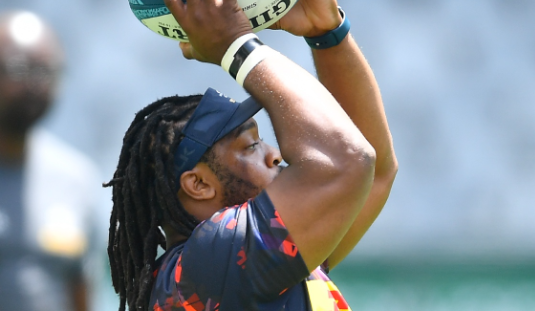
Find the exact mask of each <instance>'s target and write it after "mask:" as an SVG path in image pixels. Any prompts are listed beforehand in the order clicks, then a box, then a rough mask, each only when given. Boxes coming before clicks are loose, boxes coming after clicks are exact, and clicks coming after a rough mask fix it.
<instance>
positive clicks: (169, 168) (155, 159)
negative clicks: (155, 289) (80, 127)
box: [103, 95, 211, 311]
mask: <svg viewBox="0 0 535 311" xmlns="http://www.w3.org/2000/svg"><path fill="white" fill-rule="evenodd" d="M201 98H202V95H192V96H185V97H179V96H173V97H165V98H162V99H160V100H158V101H156V102H154V103H152V104H150V105H148V106H147V107H145V108H143V109H142V110H141V111H139V112H138V113H137V114H136V116H135V118H134V121H133V122H132V124H131V125H130V127H129V128H128V130H127V131H126V134H125V136H124V139H123V146H122V149H121V154H120V157H119V163H118V165H117V170H116V171H115V174H114V176H113V179H112V180H111V181H110V182H109V183H107V184H104V185H103V186H104V187H110V186H111V187H113V191H112V192H113V196H112V198H113V209H112V213H111V218H110V230H109V241H108V257H109V261H110V267H111V277H112V282H113V287H114V289H115V292H116V293H117V294H119V297H120V304H119V310H120V311H124V310H125V308H126V304H127V303H128V308H129V310H147V309H148V304H149V299H150V294H151V290H152V283H153V272H154V269H155V261H156V256H157V250H158V246H161V247H162V249H164V250H165V249H166V245H165V237H164V235H163V234H162V231H161V230H160V227H159V226H160V225H161V220H162V219H165V221H166V223H168V224H169V225H170V226H172V228H174V230H176V231H177V232H178V233H180V234H182V235H184V236H186V237H189V236H190V235H191V233H192V231H193V229H194V228H195V227H196V226H197V224H198V223H199V221H198V220H197V219H195V217H193V216H192V215H190V214H189V213H188V212H187V211H186V210H185V209H184V207H183V206H182V204H181V203H180V201H179V200H178V197H177V195H176V190H177V189H178V187H179V186H180V185H176V184H175V173H174V150H175V149H176V148H177V146H178V144H179V143H180V142H181V141H182V138H183V135H182V132H181V131H182V129H183V128H184V127H185V125H186V122H187V120H188V119H189V118H190V117H191V115H192V114H193V111H194V110H195V108H196V107H197V105H198V103H199V101H200V99H201ZM209 153H211V150H209V151H208V152H207V153H206V154H209ZM206 154H205V157H203V158H204V160H203V159H201V161H206V159H207V158H206Z"/></svg>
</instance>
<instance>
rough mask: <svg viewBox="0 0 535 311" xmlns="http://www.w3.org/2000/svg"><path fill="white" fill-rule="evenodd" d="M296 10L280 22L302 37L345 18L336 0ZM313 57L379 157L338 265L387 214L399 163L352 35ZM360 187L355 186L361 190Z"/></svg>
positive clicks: (335, 259) (313, 1)
mask: <svg viewBox="0 0 535 311" xmlns="http://www.w3.org/2000/svg"><path fill="white" fill-rule="evenodd" d="M290 13H292V14H293V15H289V16H287V17H286V18H284V19H282V20H281V21H280V23H279V24H278V25H277V26H278V28H282V29H285V30H287V31H289V32H291V33H293V34H295V35H299V36H308V37H314V36H320V35H323V34H325V33H326V32H327V31H329V30H332V29H334V28H336V27H337V26H338V25H340V23H341V21H342V17H341V15H340V14H339V12H338V9H337V3H336V1H335V0H301V1H300V2H299V6H298V7H296V8H294V10H293V11H292V12H290ZM346 18H348V19H349V18H351V17H350V16H346ZM312 55H313V57H314V63H315V66H316V70H317V75H318V78H319V80H320V82H321V83H322V84H323V85H324V86H325V87H326V88H327V89H328V90H329V92H331V94H332V95H333V96H334V97H335V98H336V100H337V101H338V102H339V103H340V105H341V107H342V108H343V109H344V111H345V112H346V113H347V114H348V115H349V117H350V118H351V120H352V121H353V122H354V123H355V125H356V126H357V127H358V128H359V130H360V131H361V132H362V134H364V136H365V137H366V139H367V140H368V142H370V143H371V144H372V146H373V147H374V149H375V152H376V155H377V159H376V165H375V174H374V181H373V186H372V190H371V192H370V195H369V197H368V199H367V200H366V203H365V205H364V207H363V208H362V210H361V211H360V213H359V215H358V216H357V218H356V219H355V221H354V223H353V225H352V226H351V228H350V230H349V231H348V232H347V234H346V235H345V237H344V238H343V239H342V241H341V242H340V244H339V245H338V246H337V248H336V249H335V250H334V251H333V253H332V254H331V255H330V256H329V266H330V267H331V268H332V267H334V266H336V265H337V264H338V263H339V262H340V261H342V259H343V258H345V257H346V256H347V255H348V254H349V252H350V251H351V250H352V249H353V248H354V246H355V245H356V244H357V243H358V241H360V239H361V238H362V236H363V235H364V233H365V232H366V231H367V230H368V229H369V228H370V226H371V225H372V223H373V222H374V220H375V219H376V218H377V216H378V215H379V213H380V212H381V210H382V208H383V206H384V205H385V203H386V200H387V199H388V196H389V194H390V189H391V187H392V184H393V182H394V178H395V176H396V173H397V169H398V165H397V160H396V157H395V154H394V147H393V144H392V137H391V134H390V130H389V128H388V123H387V120H386V115H385V111H384V107H383V102H382V99H381V94H380V91H379V87H378V85H377V81H376V80H375V77H374V74H373V72H372V70H371V68H370V66H369V64H368V62H367V61H366V59H365V58H364V55H363V54H362V52H361V51H360V49H359V47H358V45H357V43H356V42H355V40H354V39H353V37H352V36H351V34H348V35H347V36H346V37H345V38H344V39H343V40H342V41H341V42H340V44H338V45H336V46H333V47H330V48H327V49H312ZM357 187H358V185H355V190H357Z"/></svg>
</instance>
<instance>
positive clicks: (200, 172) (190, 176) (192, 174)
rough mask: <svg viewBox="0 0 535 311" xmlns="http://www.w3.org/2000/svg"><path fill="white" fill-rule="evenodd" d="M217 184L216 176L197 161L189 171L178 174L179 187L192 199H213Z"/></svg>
mask: <svg viewBox="0 0 535 311" xmlns="http://www.w3.org/2000/svg"><path fill="white" fill-rule="evenodd" d="M218 186H219V181H218V180H217V177H216V176H215V174H214V173H213V172H212V170H211V169H210V168H209V167H208V166H207V165H206V164H204V163H198V164H197V165H196V166H195V167H194V168H193V169H192V170H191V171H186V172H184V173H182V176H180V189H181V190H182V191H183V192H184V193H185V194H186V195H188V196H189V197H190V198H192V199H194V200H198V201H203V200H211V199H213V198H214V197H215V196H216V193H217V191H216V190H217V187H218Z"/></svg>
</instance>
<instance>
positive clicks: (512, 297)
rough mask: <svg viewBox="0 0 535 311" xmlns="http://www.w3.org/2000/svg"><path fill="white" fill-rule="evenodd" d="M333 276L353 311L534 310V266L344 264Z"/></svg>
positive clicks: (504, 264) (523, 264)
mask: <svg viewBox="0 0 535 311" xmlns="http://www.w3.org/2000/svg"><path fill="white" fill-rule="evenodd" d="M331 277H332V278H333V280H334V281H335V283H336V284H337V285H338V287H339V289H340V290H341V291H342V294H343V295H344V297H345V298H346V300H347V301H348V302H349V304H350V306H351V308H352V310H354V311H357V310H358V311H383V310H388V311H424V310H425V311H446V310H448V311H450V310H455V311H472V310H473V311H479V310H481V311H483V310H484V311H535V262H533V261H532V262H529V261H526V262H521V263H503V264H500V263H494V264H489V263H486V264H477V263H473V262H472V263H439V262H427V263H419V264H415V263H412V264H411V263H401V264H393V263H388V262H387V263H385V262H367V263H354V262H353V263H347V262H346V263H342V264H341V265H340V266H339V267H337V268H336V269H333V271H332V272H331Z"/></svg>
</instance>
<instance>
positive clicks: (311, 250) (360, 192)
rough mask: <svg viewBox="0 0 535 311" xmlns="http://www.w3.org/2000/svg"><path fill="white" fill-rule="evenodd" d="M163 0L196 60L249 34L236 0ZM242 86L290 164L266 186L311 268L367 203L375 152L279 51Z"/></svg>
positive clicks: (217, 59)
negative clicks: (259, 108)
mask: <svg viewBox="0 0 535 311" xmlns="http://www.w3.org/2000/svg"><path fill="white" fill-rule="evenodd" d="M166 3H167V5H168V7H169V8H170V10H171V11H172V12H173V15H174V16H175V18H176V19H177V20H178V21H179V23H180V24H181V25H182V26H183V28H184V29H185V31H186V33H188V36H189V38H190V42H191V45H192V47H193V49H194V51H195V53H196V54H195V55H194V57H195V58H197V59H202V60H204V61H208V62H211V63H214V64H220V63H221V59H222V57H223V54H224V52H225V51H226V50H227V48H228V47H229V46H230V44H231V43H232V42H233V41H234V40H235V39H236V38H238V37H240V36H241V35H243V34H246V33H250V32H251V29H250V25H249V21H248V20H247V18H246V17H245V15H244V14H243V12H241V10H240V9H239V7H238V6H237V3H236V1H235V0H222V1H221V0H220V1H217V0H210V1H198V0H188V2H187V3H188V4H187V5H185V4H183V3H182V1H181V0H168V1H167V2H166ZM218 51H219V52H218ZM190 56H191V55H190ZM244 87H245V89H246V90H247V91H248V92H250V93H251V94H252V95H253V96H254V97H255V98H256V99H257V100H258V101H259V102H260V103H261V104H262V105H263V106H264V107H265V109H266V110H267V112H268V114H269V116H270V118H271V121H272V123H273V127H274V129H275V135H276V137H277V140H278V142H279V146H280V148H281V153H282V155H283V157H284V159H285V160H286V162H288V164H289V167H288V168H287V169H285V170H284V171H283V172H282V173H281V174H280V175H279V176H278V177H277V178H276V179H275V181H274V182H273V183H271V184H270V185H269V186H268V187H267V192H268V194H269V196H270V198H271V200H272V201H273V203H274V205H275V207H276V209H277V211H278V212H279V214H280V216H281V219H282V221H283V222H284V223H285V225H286V227H287V228H288V230H289V232H290V234H291V236H292V238H293V240H294V242H295V244H296V245H297V247H298V249H299V250H300V253H301V256H302V257H303V259H304V261H305V263H306V265H307V267H308V269H309V270H310V271H312V270H313V269H315V268H316V267H317V266H318V265H320V264H321V263H322V262H323V261H324V260H325V259H326V258H327V257H328V256H329V255H331V254H332V253H333V251H334V250H335V249H336V247H337V246H338V245H339V243H340V242H341V240H342V238H343V237H344V236H345V235H346V234H347V231H348V230H349V229H350V227H351V225H352V224H353V222H354V221H355V218H356V216H357V214H358V212H359V211H360V209H361V208H362V206H363V205H364V203H365V202H366V199H367V197H368V194H369V192H370V189H371V185H372V181H373V173H374V164H375V151H374V150H373V148H372V147H371V145H370V144H369V143H368V142H367V141H366V139H365V138H364V136H363V135H362V134H361V132H360V131H359V129H358V128H357V127H356V126H355V124H354V123H353V122H352V120H351V119H350V118H349V117H348V115H347V114H346V113H345V112H344V110H343V109H342V108H341V106H340V105H339V104H338V103H337V101H336V99H335V98H334V97H333V96H332V95H331V93H330V92H329V91H328V90H327V89H326V88H325V87H324V86H323V85H322V84H321V83H320V82H319V81H318V80H317V79H316V78H315V77H314V76H312V75H311V74H310V73H308V72H307V71H306V70H304V69H302V68H301V67H299V66H298V65H296V64H295V63H293V62H292V61H290V60H289V59H287V58H286V57H284V56H282V55H280V54H278V53H272V54H269V56H268V57H267V58H265V59H264V60H263V61H262V62H260V63H259V64H258V65H257V66H255V67H254V68H253V69H252V71H251V72H250V73H249V75H247V77H246V78H245V81H244Z"/></svg>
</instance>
